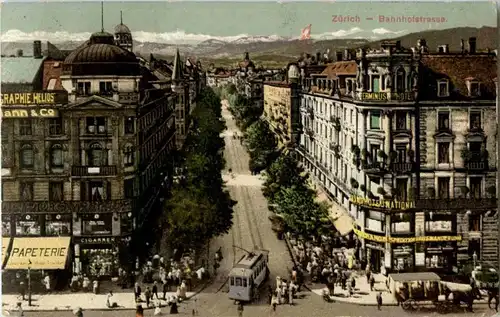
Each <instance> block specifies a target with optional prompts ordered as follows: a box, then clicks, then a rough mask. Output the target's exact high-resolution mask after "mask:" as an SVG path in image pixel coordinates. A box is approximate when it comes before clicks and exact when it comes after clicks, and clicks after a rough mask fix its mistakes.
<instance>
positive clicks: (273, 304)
mask: <svg viewBox="0 0 500 317" xmlns="http://www.w3.org/2000/svg"><path fill="white" fill-rule="evenodd" d="M276 306H278V297H277V296H276V295H275V294H273V296H272V298H271V307H272V308H273V311H276Z"/></svg>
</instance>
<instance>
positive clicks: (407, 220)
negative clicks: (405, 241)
mask: <svg viewBox="0 0 500 317" xmlns="http://www.w3.org/2000/svg"><path fill="white" fill-rule="evenodd" d="M391 222H392V224H391V231H392V232H393V233H410V232H412V231H413V228H412V223H413V215H411V214H408V213H396V214H393V215H391Z"/></svg>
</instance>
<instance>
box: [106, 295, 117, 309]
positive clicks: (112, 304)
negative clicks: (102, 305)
mask: <svg viewBox="0 0 500 317" xmlns="http://www.w3.org/2000/svg"><path fill="white" fill-rule="evenodd" d="M111 297H113V291H109V293H108V296H107V297H106V307H108V308H116V307H118V304H117V303H116V302H111Z"/></svg>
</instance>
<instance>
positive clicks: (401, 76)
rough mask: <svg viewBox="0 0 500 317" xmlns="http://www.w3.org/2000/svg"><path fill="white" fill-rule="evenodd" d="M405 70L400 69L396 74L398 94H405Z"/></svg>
mask: <svg viewBox="0 0 500 317" xmlns="http://www.w3.org/2000/svg"><path fill="white" fill-rule="evenodd" d="M405 77H406V76H405V70H404V69H402V68H400V69H398V71H397V72H396V92H405V87H406V86H405Z"/></svg>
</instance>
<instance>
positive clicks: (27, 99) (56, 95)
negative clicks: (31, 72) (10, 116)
mask: <svg viewBox="0 0 500 317" xmlns="http://www.w3.org/2000/svg"><path fill="white" fill-rule="evenodd" d="M1 103H2V106H18V105H27V106H37V105H57V104H66V103H68V93H67V92H66V91H55V92H46V91H41V92H9V93H3V94H2V99H1Z"/></svg>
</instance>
